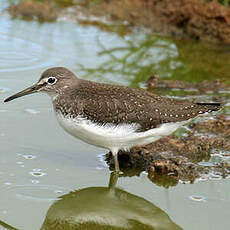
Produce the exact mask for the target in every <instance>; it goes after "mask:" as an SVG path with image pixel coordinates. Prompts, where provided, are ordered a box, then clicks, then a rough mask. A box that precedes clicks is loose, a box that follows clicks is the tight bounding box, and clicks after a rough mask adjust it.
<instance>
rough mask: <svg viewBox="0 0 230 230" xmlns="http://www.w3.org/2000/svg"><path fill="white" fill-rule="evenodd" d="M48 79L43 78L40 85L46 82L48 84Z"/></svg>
mask: <svg viewBox="0 0 230 230" xmlns="http://www.w3.org/2000/svg"><path fill="white" fill-rule="evenodd" d="M47 80H48V78H43V79H41V80H40V81H39V82H38V85H43V84H44V83H45V82H47Z"/></svg>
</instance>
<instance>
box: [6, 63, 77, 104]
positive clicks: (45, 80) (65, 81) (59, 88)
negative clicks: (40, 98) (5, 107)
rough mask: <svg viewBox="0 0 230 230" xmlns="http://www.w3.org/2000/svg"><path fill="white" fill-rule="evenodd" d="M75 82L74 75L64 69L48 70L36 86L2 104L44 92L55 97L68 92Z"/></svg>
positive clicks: (7, 99)
mask: <svg viewBox="0 0 230 230" xmlns="http://www.w3.org/2000/svg"><path fill="white" fill-rule="evenodd" d="M77 81H78V78H77V77H76V76H75V75H74V73H72V72H71V71H70V70H68V69H66V68H64V67H54V68H50V69H47V70H46V71H44V72H43V73H42V75H41V77H40V79H39V80H38V82H37V83H36V84H34V85H32V86H30V87H28V88H26V89H24V90H22V91H21V92H18V93H16V94H14V95H12V96H10V97H8V98H6V99H5V100H4V102H8V101H12V100H14V99H16V98H18V97H22V96H25V95H28V94H32V93H37V92H45V93H47V94H49V95H50V96H55V95H58V94H60V93H61V92H63V91H64V90H68V88H70V87H71V86H72V85H73V84H75V82H77Z"/></svg>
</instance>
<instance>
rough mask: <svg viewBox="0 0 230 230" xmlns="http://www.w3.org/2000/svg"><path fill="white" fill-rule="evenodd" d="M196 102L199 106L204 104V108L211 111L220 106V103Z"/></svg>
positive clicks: (216, 109) (218, 108)
mask: <svg viewBox="0 0 230 230" xmlns="http://www.w3.org/2000/svg"><path fill="white" fill-rule="evenodd" d="M196 104H197V105H200V106H204V107H205V108H207V109H208V110H211V111H218V110H220V109H221V107H222V105H221V104H220V103H196ZM211 111H210V112H211Z"/></svg>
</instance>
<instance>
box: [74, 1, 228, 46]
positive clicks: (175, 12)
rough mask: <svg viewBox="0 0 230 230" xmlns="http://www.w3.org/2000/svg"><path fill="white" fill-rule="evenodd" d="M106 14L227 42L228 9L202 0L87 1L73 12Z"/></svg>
mask: <svg viewBox="0 0 230 230" xmlns="http://www.w3.org/2000/svg"><path fill="white" fill-rule="evenodd" d="M78 13H84V15H96V16H105V15H106V17H107V18H108V19H109V20H111V21H116V22H120V23H125V24H126V25H127V26H137V27H140V26H141V27H146V28H150V29H152V30H153V31H157V32H161V33H164V34H167V35H168V34H170V35H173V36H177V37H184V36H186V37H192V38H194V39H201V40H206V41H215V42H221V43H226V44H230V8H229V7H224V6H223V5H221V4H220V3H218V2H216V1H209V2H205V3H204V2H202V1H201V0H174V1H171V0H165V1H161V0H126V1H123V0H110V1H100V3H99V4H92V1H88V4H85V5H84V6H82V7H81V8H78V9H76V14H78Z"/></svg>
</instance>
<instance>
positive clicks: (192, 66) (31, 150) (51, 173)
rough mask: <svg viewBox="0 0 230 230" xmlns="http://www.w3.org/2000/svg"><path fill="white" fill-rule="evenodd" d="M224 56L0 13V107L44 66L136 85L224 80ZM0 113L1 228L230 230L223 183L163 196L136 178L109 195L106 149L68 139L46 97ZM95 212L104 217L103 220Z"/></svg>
mask: <svg viewBox="0 0 230 230" xmlns="http://www.w3.org/2000/svg"><path fill="white" fill-rule="evenodd" d="M3 2H4V1H3ZM4 4H6V2H4ZM2 7H4V5H2ZM229 56H230V52H229V50H228V48H224V47H220V46H214V45H210V44H202V43H198V42H191V41H174V40H172V39H169V38H162V37H159V36H153V35H145V34H142V33H135V34H132V35H126V36H124V37H120V36H118V35H116V34H111V33H107V32H102V31H100V30H99V29H98V28H96V27H92V26H89V27H83V26H81V25H78V24H76V23H71V22H56V23H44V24H39V23H37V22H24V21H21V20H12V19H10V17H9V16H8V15H7V14H5V13H2V14H0V101H1V102H3V99H4V98H6V97H7V96H9V95H11V94H13V93H15V92H17V91H19V90H21V89H23V88H25V87H27V86H29V85H31V84H32V83H33V82H35V81H37V79H38V78H39V76H40V74H41V72H42V71H44V70H45V69H46V68H48V67H51V66H65V67H68V68H69V69H71V70H72V71H74V72H75V73H76V74H77V75H78V76H79V77H82V78H88V79H91V80H95V81H103V82H114V83H118V84H125V85H130V86H134V87H138V86H139V87H142V86H143V85H144V82H145V81H146V80H147V79H148V77H149V76H150V75H151V74H152V73H158V74H159V75H160V76H162V77H164V78H167V79H182V78H185V79H186V80H189V81H201V80H204V79H215V78H216V77H219V78H223V79H225V80H228V79H229V77H230V76H229V73H230V72H229V65H228V64H229V60H230V58H229ZM0 105H1V106H0V120H1V122H0V146H1V147H0V194H1V195H0V220H1V221H2V222H0V225H2V226H4V227H2V228H3V229H13V228H10V227H9V225H10V226H13V227H14V228H16V229H23V230H31V229H35V230H36V229H41V228H42V229H52V228H51V225H49V224H47V222H45V224H44V225H43V222H44V221H45V219H46V221H47V220H52V219H54V218H56V219H59V220H61V219H62V218H63V220H66V219H68V218H67V217H69V216H72V218H73V219H72V220H71V221H73V220H74V221H75V222H77V221H79V220H81V221H82V222H84V221H83V220H84V218H86V219H87V218H89V217H92V216H94V217H95V218H96V217H97V219H96V221H97V222H100V223H106V224H107V225H108V226H110V228H108V229H111V226H113V227H117V228H118V227H120V228H121V229H125V228H124V226H128V224H129V225H130V222H129V221H130V220H131V222H132V220H133V221H134V220H136V221H137V220H138V221H139V222H138V221H137V223H136V222H135V221H134V222H132V223H134V226H136V228H135V229H142V227H143V226H144V225H145V224H146V225H149V226H155V227H156V229H180V228H181V229H186V230H194V229H202V230H216V229H228V228H229V224H230V221H229V219H228V213H229V208H230V196H229V189H230V181H229V179H222V180H216V181H215V180H209V181H203V182H198V183H195V184H180V183H179V184H178V185H177V186H175V187H171V188H169V189H164V188H162V187H158V186H157V185H155V184H153V183H152V182H151V181H150V180H149V179H148V178H147V175H146V174H145V173H142V174H141V175H140V177H130V178H129V177H125V178H123V177H122V178H119V180H118V184H117V187H118V189H117V190H116V191H115V192H114V191H112V192H111V191H109V190H108V188H107V186H108V183H109V177H110V172H109V169H108V167H107V166H106V165H105V163H104V161H103V160H102V154H103V153H105V152H106V150H103V149H99V148H96V147H93V146H90V145H88V144H85V143H82V142H81V141H79V140H76V139H74V138H73V137H71V136H69V135H68V134H66V133H65V132H64V131H63V130H62V129H61V128H60V127H59V126H58V124H57V122H56V120H55V116H54V114H53V111H52V105H51V101H50V99H49V98H48V97H47V96H45V95H32V96H28V97H25V98H22V99H18V100H15V101H13V102H11V103H8V104H3V103H1V104H0ZM95 187H96V188H95ZM71 191H76V192H74V193H71ZM102 194H104V195H102ZM75 197H76V199H75ZM97 198H98V199H97ZM110 202H111V203H113V202H114V206H113V205H109V204H110ZM84 203H85V206H84ZM141 209H143V210H142V211H143V212H142V213H140V210H141ZM119 210H120V211H119ZM125 210H126V211H125ZM123 212H124V214H122V213H123ZM66 213H68V215H67V217H66V216H65V215H66ZM95 213H99V214H100V213H101V216H103V221H102V219H101V217H100V215H99V214H98V216H97V215H96V214H95ZM126 215H127V216H126ZM79 216H81V218H80V219H79ZM83 217H84V218H83ZM94 220H95V219H94ZM127 220H129V221H127ZM74 221H73V222H74ZM67 222H68V221H67ZM106 224H104V225H106ZM138 224H139V225H138ZM7 225H8V226H7ZM42 225H43V227H42ZM47 226H48V227H47ZM138 226H139V227H138ZM61 229H64V227H62V228H61ZM66 229H70V228H66ZM75 229H76V228H75ZM89 229H90V228H89ZM91 229H102V227H101V226H94V227H92V226H91ZM105 229H106V228H105ZM118 229H119V228H118ZM146 229H148V228H146ZM150 229H151V228H150Z"/></svg>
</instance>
